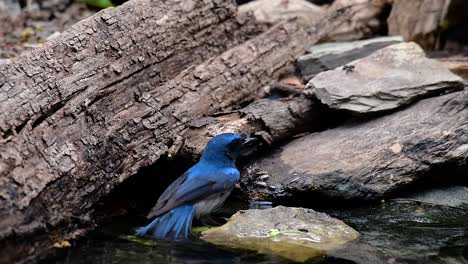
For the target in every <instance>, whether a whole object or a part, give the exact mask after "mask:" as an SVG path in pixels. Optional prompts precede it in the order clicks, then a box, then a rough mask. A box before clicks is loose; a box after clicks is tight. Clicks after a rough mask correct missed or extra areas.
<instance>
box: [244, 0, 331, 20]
mask: <svg viewBox="0 0 468 264" xmlns="http://www.w3.org/2000/svg"><path fill="white" fill-rule="evenodd" d="M238 10H239V13H245V12H253V14H254V16H255V18H256V20H257V21H258V22H261V23H268V24H274V23H276V22H279V21H281V20H285V19H290V18H293V17H297V16H302V17H309V16H313V15H319V14H321V13H322V12H324V9H322V8H321V7H319V6H316V5H314V4H312V3H309V2H307V1H304V0H288V1H284V0H257V1H252V2H249V3H247V4H243V5H240V6H239V9H238Z"/></svg>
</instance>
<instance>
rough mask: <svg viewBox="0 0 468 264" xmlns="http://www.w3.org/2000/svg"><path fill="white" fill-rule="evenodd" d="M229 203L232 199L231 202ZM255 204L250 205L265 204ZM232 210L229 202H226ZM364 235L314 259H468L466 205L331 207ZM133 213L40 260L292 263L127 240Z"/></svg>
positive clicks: (198, 246)
mask: <svg viewBox="0 0 468 264" xmlns="http://www.w3.org/2000/svg"><path fill="white" fill-rule="evenodd" d="M231 206H232V204H231ZM269 206H270V205H269V204H263V203H262V204H258V203H255V204H254V205H252V207H257V208H258V207H260V208H262V207H269ZM230 209H232V207H230ZM327 213H329V214H330V215H331V216H334V217H337V218H339V219H340V220H342V221H344V222H345V223H347V224H349V225H350V226H352V227H353V228H355V229H356V230H357V231H359V232H360V233H361V234H362V238H361V240H360V241H358V242H356V243H352V244H349V245H348V246H347V247H345V248H342V249H340V250H336V251H334V252H328V253H329V254H330V256H329V257H327V258H320V259H317V260H315V261H313V263H468V233H467V231H468V221H467V219H468V210H466V209H463V208H461V209H456V208H453V207H447V206H440V205H434V204H421V203H416V202H386V203H382V204H377V205H373V206H367V207H362V208H354V209H340V210H338V209H334V210H329V211H328V212H327ZM140 225H142V222H140V221H139V219H136V218H135V217H133V218H131V219H128V218H127V219H121V220H120V221H114V222H113V223H112V225H108V226H105V227H103V228H101V229H99V230H97V231H95V232H93V233H92V234H90V235H89V236H88V237H86V238H84V239H82V240H79V241H76V242H73V243H72V244H73V246H72V247H71V248H65V249H54V250H52V251H51V252H50V253H49V254H48V255H47V256H45V257H43V258H42V259H41V260H38V262H39V263H67V264H75V263H76V264H77V263H269V264H274V263H290V262H289V261H288V260H286V259H283V258H280V257H277V256H270V255H262V254H257V253H255V252H251V251H240V250H234V249H227V248H221V247H217V246H213V245H211V244H208V243H206V242H203V241H201V240H199V239H197V238H194V239H192V240H190V241H186V242H169V241H149V240H147V241H146V242H145V241H134V240H129V239H128V235H129V234H132V228H134V227H136V226H140Z"/></svg>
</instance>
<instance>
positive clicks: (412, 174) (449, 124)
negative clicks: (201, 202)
mask: <svg viewBox="0 0 468 264" xmlns="http://www.w3.org/2000/svg"><path fill="white" fill-rule="evenodd" d="M467 95H468V89H467V90H466V91H465V92H456V93H451V94H447V95H444V96H439V97H434V98H429V99H424V100H421V101H420V102H418V103H416V104H415V105H412V106H411V107H408V108H406V109H404V110H401V111H399V112H396V113H393V114H391V115H386V116H383V117H380V118H376V119H373V120H370V121H367V122H360V123H351V124H348V125H345V126H341V127H337V128H334V129H330V130H327V131H323V132H319V133H315V134H311V135H307V136H304V137H302V138H299V139H296V140H294V141H292V142H290V143H288V144H286V145H284V146H283V147H282V149H281V150H278V151H276V152H275V153H272V154H271V155H269V156H267V157H264V158H262V159H259V160H258V161H256V162H255V163H253V164H251V165H250V166H249V167H248V168H247V169H246V170H245V171H244V172H243V177H242V179H241V187H242V188H243V190H244V191H245V192H247V193H249V194H250V198H251V199H291V200H293V199H297V197H304V195H308V196H310V195H313V194H319V195H324V196H327V197H333V198H343V199H363V200H375V199H378V198H381V197H383V196H388V195H389V194H391V193H392V192H395V191H398V190H402V189H404V188H408V187H409V186H410V185H411V184H413V183H415V182H417V181H425V180H426V179H437V177H439V179H440V178H442V179H446V180H448V177H449V176H451V177H456V176H457V174H458V175H462V176H461V177H464V176H466V171H467V170H468V122H467V120H468V97H467ZM257 171H262V173H263V174H267V175H268V176H269V177H268V178H267V179H265V180H264V182H265V183H266V184H267V185H272V186H275V187H276V188H275V189H274V190H270V189H267V188H258V187H257V186H255V185H252V184H250V181H251V180H252V179H254V178H255V177H256V173H257ZM301 195H302V196H301Z"/></svg>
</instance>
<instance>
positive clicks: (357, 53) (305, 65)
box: [297, 36, 403, 81]
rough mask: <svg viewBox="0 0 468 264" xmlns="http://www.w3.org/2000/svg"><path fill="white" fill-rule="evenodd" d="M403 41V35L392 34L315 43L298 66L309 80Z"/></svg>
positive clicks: (298, 62)
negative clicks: (354, 39)
mask: <svg viewBox="0 0 468 264" xmlns="http://www.w3.org/2000/svg"><path fill="white" fill-rule="evenodd" d="M402 41H403V38H402V37H400V36H392V37H379V38H373V39H366V40H358V41H348V42H331V43H324V44H319V45H314V46H312V47H311V48H310V49H309V54H306V55H304V56H301V57H299V59H298V60H297V67H298V69H299V71H300V73H301V76H302V78H304V80H306V81H309V80H310V79H312V78H313V77H314V76H315V75H317V74H318V73H320V72H323V71H327V70H333V69H335V68H336V67H339V66H342V65H344V64H346V63H348V62H351V61H353V60H356V59H360V58H364V57H366V56H368V55H370V54H371V53H373V52H374V51H376V50H379V49H381V48H384V47H386V46H388V45H391V44H396V43H399V42H402Z"/></svg>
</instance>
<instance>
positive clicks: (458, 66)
mask: <svg viewBox="0 0 468 264" xmlns="http://www.w3.org/2000/svg"><path fill="white" fill-rule="evenodd" d="M437 60H438V61H440V62H441V63H442V64H444V65H445V66H446V67H447V68H448V69H449V70H450V71H451V72H453V73H455V74H456V75H458V76H460V77H462V78H463V80H464V81H465V83H467V84H468V57H467V56H460V55H456V56H450V57H444V58H437Z"/></svg>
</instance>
